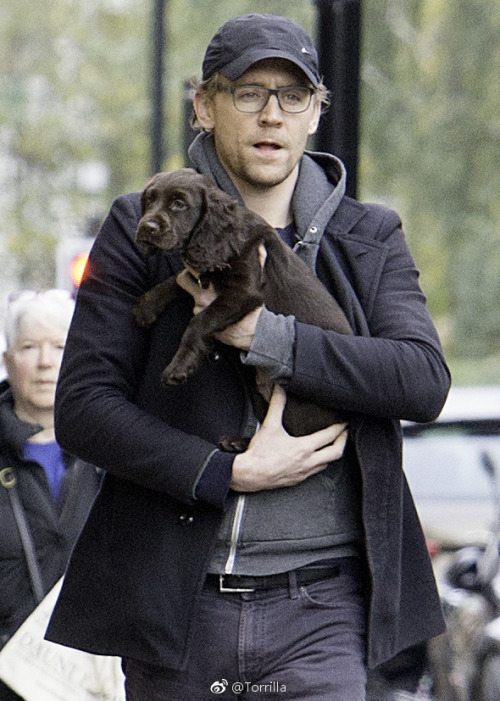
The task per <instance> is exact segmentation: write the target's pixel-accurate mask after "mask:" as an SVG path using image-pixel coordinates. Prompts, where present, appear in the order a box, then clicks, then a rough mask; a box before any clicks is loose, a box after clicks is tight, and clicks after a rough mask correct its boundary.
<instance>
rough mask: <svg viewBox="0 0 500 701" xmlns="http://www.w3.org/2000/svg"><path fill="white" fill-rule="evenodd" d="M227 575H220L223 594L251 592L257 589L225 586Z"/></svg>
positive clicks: (220, 586) (220, 588)
mask: <svg viewBox="0 0 500 701" xmlns="http://www.w3.org/2000/svg"><path fill="white" fill-rule="evenodd" d="M224 577H225V575H223V574H220V575H219V591H220V592H221V593H222V594H251V593H252V592H254V591H255V589H247V588H245V587H225V586H224Z"/></svg>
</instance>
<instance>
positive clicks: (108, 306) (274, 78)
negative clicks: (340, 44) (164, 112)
mask: <svg viewBox="0 0 500 701" xmlns="http://www.w3.org/2000/svg"><path fill="white" fill-rule="evenodd" d="M324 95H325V91H324V87H323V86H322V84H321V81H320V77H319V74H318V65H317V55H316V51H315V49H314V47H313V45H312V43H311V41H310V39H309V37H308V36H307V34H306V32H305V31H304V30H303V29H302V27H300V26H299V25H297V24H295V23H293V22H291V21H289V20H288V19H285V18H283V17H276V16H271V15H246V16H243V17H236V18H233V19H232V20H229V22H227V23H226V24H225V25H224V26H223V27H222V28H221V29H220V30H219V31H218V32H217V34H216V35H215V37H214V38H213V39H212V41H211V42H210V45H209V46H208V49H207V51H206V54H205V58H204V62H203V81H202V83H201V84H200V85H199V87H198V90H197V92H196V96H195V98H194V110H195V115H196V121H197V123H198V125H199V126H200V127H201V128H202V129H203V130H204V131H203V133H202V134H200V135H199V136H198V137H197V139H196V140H195V142H194V144H193V146H192V148H191V151H190V157H191V159H192V164H193V166H194V167H195V168H196V169H197V170H198V171H200V172H202V173H204V174H207V175H209V176H210V177H211V178H212V179H213V180H214V181H215V182H216V183H217V184H218V186H219V187H221V188H222V189H224V190H226V191H227V192H229V193H231V194H233V195H234V196H237V197H240V198H241V199H242V201H243V202H244V203H245V204H246V206H247V207H249V208H250V209H252V210H254V211H255V212H257V213H259V214H260V215H261V216H263V217H264V218H265V219H266V220H267V221H268V222H269V223H270V224H271V225H273V226H275V227H276V228H277V229H278V231H280V233H281V235H282V236H283V238H284V239H285V240H286V241H287V242H288V243H289V244H290V245H292V246H294V249H295V250H296V252H297V255H300V256H302V257H303V258H304V260H306V261H307V262H308V263H309V265H310V266H311V267H313V268H314V269H315V270H316V273H317V274H318V276H319V277H320V279H321V280H322V281H323V282H324V284H325V285H326V286H327V287H328V288H329V289H330V291H331V292H332V294H334V295H335V296H336V298H337V299H338V300H339V302H340V303H341V305H342V307H343V309H344V311H345V313H346V315H347V316H348V318H349V320H350V323H351V325H352V327H353V329H354V331H355V335H353V336H341V335H339V334H336V333H334V332H327V331H323V330H321V329H319V328H315V327H312V326H310V325H307V324H300V323H297V322H296V321H295V319H294V318H290V317H282V316H276V315H274V314H273V313H271V312H270V311H269V310H267V309H256V310H255V311H254V312H252V313H251V314H250V315H248V317H246V318H245V319H244V320H242V321H241V322H240V323H238V324H236V325H235V326H233V327H231V328H229V329H227V330H226V332H224V333H223V334H221V336H220V339H219V340H220V343H219V345H218V347H217V349H216V351H215V352H214V353H213V354H212V355H211V356H210V357H209V358H207V360H206V362H205V363H204V365H203V367H202V368H201V369H200V370H199V371H198V372H197V373H196V374H195V376H193V377H192V378H191V379H190V380H189V381H188V382H187V383H186V385H184V386H181V387H170V388H168V389H165V388H162V387H161V386H160V382H159V375H160V372H161V370H162V369H163V367H164V366H165V365H166V364H167V362H168V361H169V359H170V358H171V357H172V355H173V353H174V352H175V350H176V347H177V343H178V341H179V339H180V336H181V335H182V332H183V330H184V328H185V326H186V324H187V323H188V322H189V319H190V317H191V314H192V313H193V301H192V299H191V297H189V296H186V301H185V302H184V303H182V304H175V305H171V307H170V308H168V309H167V310H166V311H165V313H164V314H163V315H162V316H161V318H160V319H159V320H158V321H157V322H156V323H155V324H154V325H153V326H152V328H151V329H150V330H149V332H145V331H143V330H140V329H136V328H134V327H133V326H132V325H131V323H130V309H131V307H132V305H133V304H134V303H135V301H136V298H137V297H138V295H140V294H141V293H142V292H144V291H145V290H146V289H148V288H149V287H151V286H152V285H153V284H155V283H156V282H157V281H159V280H161V279H163V278H164V277H166V276H169V275H173V274H177V275H178V278H177V279H178V283H179V284H180V285H181V286H182V287H183V288H184V289H186V290H187V291H188V292H190V294H191V295H192V297H193V298H194V313H197V312H199V311H200V309H202V308H203V307H204V306H205V305H206V304H208V303H210V301H211V299H212V298H213V291H212V290H210V289H209V290H206V291H205V290H200V289H199V288H198V287H197V286H196V285H193V284H192V281H190V278H189V276H187V275H186V274H185V273H182V272H181V271H182V262H181V260H180V258H179V256H178V255H172V254H161V253H158V254H157V255H154V256H153V257H151V258H145V257H141V255H140V253H139V252H138V251H137V248H136V247H135V246H134V243H133V236H134V232H135V228H136V226H137V222H138V220H139V217H140V201H139V195H128V196H125V197H122V198H119V199H118V200H117V201H116V202H115V204H114V205H113V208H112V210H111V213H110V215H109V217H108V219H107V220H106V222H105V223H104V225H103V228H102V231H101V233H100V235H99V237H98V239H97V241H96V243H95V246H94V249H93V252H92V254H91V258H90V267H89V272H88V274H87V277H86V280H85V281H84V283H83V284H82V287H81V289H80V293H79V297H78V304H77V310H76V314H75V319H74V322H73V326H72V330H71V333H70V338H69V342H68V346H67V352H66V356H65V361H64V364H63V370H62V376H61V381H60V385H59V392H58V408H57V430H58V436H59V439H60V441H61V442H62V443H63V444H64V445H66V446H67V447H68V448H69V449H71V450H72V451H73V452H76V453H78V454H80V455H81V456H82V457H83V458H85V459H87V460H89V461H92V462H94V463H96V464H98V465H100V466H102V467H103V468H105V469H106V471H107V476H106V479H105V483H104V486H103V489H102V491H101V493H100V495H99V498H98V499H97V501H96V504H95V506H94V509H93V511H92V513H91V515H90V518H89V521H88V523H87V526H86V528H85V530H84V533H83V535H82V537H81V538H80V541H79V543H78V545H77V548H76V550H75V553H74V556H73V561H72V564H71V566H70V568H69V571H68V573H67V576H66V583H65V587H64V590H63V592H62V595H61V597H60V600H59V605H58V607H57V608H56V612H55V614H54V616H53V618H52V622H51V625H50V627H49V633H48V635H49V637H50V639H52V640H55V641H58V642H62V643H64V644H67V645H73V646H75V647H80V648H83V649H86V650H90V651H93V652H98V653H104V654H115V655H121V656H122V657H123V658H124V670H125V673H126V677H127V694H128V699H130V700H131V701H139V700H141V701H146V700H147V701H160V699H161V700H162V701H166V700H169V701H173V700H174V699H175V700H177V701H178V700H179V699H196V700H197V701H198V700H199V699H210V698H212V696H213V694H214V693H223V694H224V697H225V698H240V699H257V698H262V699H264V698H265V699H272V698H275V699H278V698H280V699H282V698H286V699H297V700H299V699H300V701H304V700H305V699H311V700H314V701H320V700H325V701H326V699H328V700H329V701H332V700H334V701H360V700H361V699H363V698H364V695H365V691H364V689H365V682H366V667H367V665H369V666H375V665H377V664H379V663H381V662H383V661H384V660H388V659H390V658H392V657H393V656H394V655H396V654H397V653H398V651H399V650H402V649H405V648H407V647H409V646H411V645H414V644H416V643H418V642H420V641H422V640H424V639H426V638H429V637H431V636H433V635H436V634H438V633H440V632H441V631H442V629H443V623H442V617H441V612H440V607H439V602H438V598H437V594H436V590H435V585H434V580H433V576H432V570H431V567H430V564H429V560H428V557H427V552H426V549H425V544H424V539H423V536H422V532H421V529H420V526H419V524H418V519H417V517H416V514H415V510H414V506H413V503H412V500H411V497H410V495H409V492H408V489H407V486H406V483H405V480H404V477H403V473H402V470H401V439H400V428H399V419H401V418H406V419H413V420H422V421H429V420H432V419H433V418H435V417H436V415H437V414H438V413H439V411H440V409H441V406H442V404H443V402H444V400H445V397H446V394H447V390H448V386H449V375H448V371H447V368H446V365H445V362H444V360H443V356H442V351H441V347H440V344H439V340H438V338H437V335H436V332H435V330H434V327H433V325H432V322H431V320H430V318H429V315H428V312H427V310H426V307H425V300H424V296H423V294H422V292H421V291H420V289H419V287H418V282H417V277H418V275H417V271H416V269H415V266H414V263H413V261H412V258H411V256H410V254H409V252H408V250H407V248H406V245H405V243H404V237H403V234H402V232H401V229H400V222H399V219H398V217H397V216H396V215H395V214H394V213H393V212H391V211H389V210H387V209H385V208H383V207H380V206H376V205H371V206H364V205H362V204H360V203H358V202H355V201H353V200H350V199H348V198H346V197H345V196H344V185H345V172H344V168H343V166H342V164H341V163H340V162H339V161H338V160H337V159H336V158H334V157H333V156H330V155H326V154H304V149H305V144H306V140H307V137H308V136H309V135H310V134H313V133H314V131H315V129H316V127H317V124H318V121H319V119H320V112H321V106H322V102H323V101H324ZM264 258H265V252H263V259H264ZM264 264H265V263H264ZM255 367H260V368H263V369H265V370H266V372H268V374H269V376H270V377H271V378H272V380H273V381H274V382H275V384H276V386H277V389H276V390H275V393H274V395H273V399H272V402H271V405H270V408H269V412H268V415H267V418H266V420H265V422H264V423H263V425H262V426H261V427H257V426H256V425H255V420H254V418H253V416H252V413H251V410H250V409H249V406H250V405H249V401H248V394H247V391H246V387H247V379H248V377H249V374H251V371H252V369H253V368H255ZM283 388H284V389H283ZM284 390H285V391H286V392H290V393H296V394H297V395H299V396H304V397H307V398H309V399H313V400H314V401H316V402H318V403H322V404H325V405H330V406H332V407H336V408H338V409H341V410H342V411H343V412H345V413H346V414H347V415H348V416H349V423H348V429H347V432H346V427H345V425H344V424H338V425H334V426H332V427H330V428H328V429H326V430H325V431H320V432H318V433H316V434H312V435H310V436H304V437H301V438H293V437H291V436H288V435H287V434H286V433H285V432H284V430H283V427H282V425H281V413H282V410H283V405H284V398H285V392H284ZM242 430H243V431H246V432H248V431H252V432H255V434H254V437H253V439H252V442H251V444H250V446H249V448H248V450H247V451H246V452H245V453H243V454H240V455H237V456H236V457H234V456H233V455H230V454H226V453H221V452H220V451H219V450H218V449H217V442H218V440H219V438H220V437H221V436H222V435H224V434H226V435H227V434H230V435H234V434H238V433H240V432H242ZM250 435H251V433H250Z"/></svg>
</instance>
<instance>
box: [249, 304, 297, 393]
mask: <svg viewBox="0 0 500 701" xmlns="http://www.w3.org/2000/svg"><path fill="white" fill-rule="evenodd" d="M294 345H295V317H294V316H283V315H282V314H274V312H271V311H269V310H268V309H266V308H265V307H264V309H263V310H262V312H261V313H260V316H259V320H258V322H257V328H256V329H255V336H254V338H253V341H252V345H251V346H250V350H249V351H248V352H242V353H241V361H242V363H243V364H244V365H253V366H256V367H259V368H263V369H265V371H266V373H267V375H268V376H269V377H270V379H271V380H281V379H287V378H289V377H291V376H292V372H293V349H294Z"/></svg>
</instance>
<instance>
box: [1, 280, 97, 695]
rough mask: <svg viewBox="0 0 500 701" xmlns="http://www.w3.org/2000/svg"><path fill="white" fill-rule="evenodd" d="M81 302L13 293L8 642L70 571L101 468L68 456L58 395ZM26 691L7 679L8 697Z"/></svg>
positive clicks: (7, 460)
mask: <svg viewBox="0 0 500 701" xmlns="http://www.w3.org/2000/svg"><path fill="white" fill-rule="evenodd" d="M73 310H74V301H73V299H72V298H71V296H70V295H69V294H68V293H66V292H65V291H64V290H47V291H44V292H35V291H31V290H24V291H22V292H20V293H16V294H14V295H11V296H10V298H9V302H8V307H7V311H6V316H5V322H4V333H5V340H6V350H5V352H4V356H3V357H4V364H5V368H6V371H7V379H5V380H4V381H3V382H1V383H0V523H1V524H2V528H1V529H0V647H2V646H3V645H4V644H5V643H6V642H7V640H8V639H9V638H10V637H11V636H12V635H13V633H14V632H15V631H16V630H17V629H18V628H19V626H20V625H21V623H23V621H24V620H25V619H26V618H27V617H28V616H29V614H30V613H31V612H32V611H33V610H34V608H35V607H36V606H37V604H38V603H39V602H40V601H41V599H42V598H43V597H44V596H45V594H47V592H48V591H49V590H50V589H51V588H52V587H53V586H54V584H55V583H56V582H57V581H58V579H59V578H60V577H61V576H62V575H63V573H64V571H65V568H66V563H67V560H68V557H69V554H70V552H71V549H72V547H73V544H74V542H75V540H76V538H77V536H78V534H79V532H80V529H81V527H82V526H83V523H84V521H85V519H86V516H87V513H88V510H89V508H90V505H91V503H92V501H93V499H94V497H95V495H96V494H97V491H98V489H99V486H100V481H101V472H100V471H99V470H98V469H97V468H95V467H94V466H91V465H88V464H87V463H84V462H82V461H81V460H78V459H76V458H74V457H72V456H69V455H68V454H66V453H65V452H64V451H63V450H62V449H61V448H60V446H59V445H58V443H57V441H56V438H55V433H54V400H55V391H56V383H57V379H58V375H59V369H60V366H61V360H62V355H63V351H64V345H65V342H66V336H67V333H68V329H69V325H70V322H71V318H72V315H73ZM20 698H21V697H20V696H18V695H17V694H16V693H15V692H14V691H12V690H11V689H10V688H8V687H7V686H6V685H5V684H4V683H3V682H2V681H0V701H11V700H12V701H14V700H16V699H17V700H18V699H20Z"/></svg>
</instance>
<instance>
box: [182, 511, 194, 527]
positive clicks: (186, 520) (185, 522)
mask: <svg viewBox="0 0 500 701" xmlns="http://www.w3.org/2000/svg"><path fill="white" fill-rule="evenodd" d="M193 521H194V516H191V515H190V514H181V515H180V516H179V523H180V524H181V526H190V525H191V524H192V523H193Z"/></svg>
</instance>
